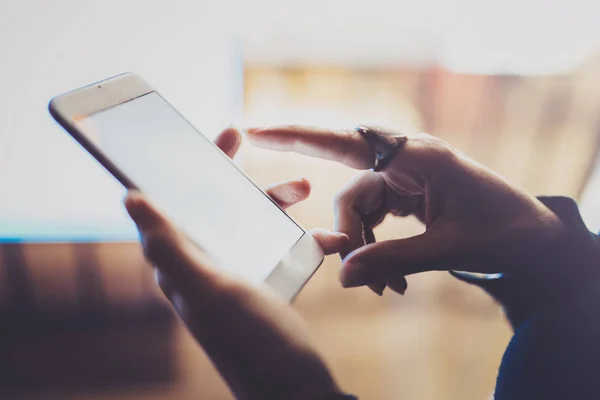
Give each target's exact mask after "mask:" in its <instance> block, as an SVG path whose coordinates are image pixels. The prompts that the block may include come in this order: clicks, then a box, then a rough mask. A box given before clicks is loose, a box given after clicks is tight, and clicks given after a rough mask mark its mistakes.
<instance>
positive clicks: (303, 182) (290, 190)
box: [266, 178, 310, 210]
mask: <svg viewBox="0 0 600 400" xmlns="http://www.w3.org/2000/svg"><path fill="white" fill-rule="evenodd" d="M266 192H267V194H268V195H269V196H271V198H272V199H273V201H275V202H276V203H277V204H278V205H279V207H281V208H283V209H284V210H285V209H286V208H289V207H291V206H293V205H294V204H296V203H299V202H301V201H302V200H306V198H308V196H309V195H310V181H309V180H308V179H306V178H300V179H295V180H291V181H287V182H282V183H276V184H274V185H271V186H269V187H268V188H267V189H266Z"/></svg>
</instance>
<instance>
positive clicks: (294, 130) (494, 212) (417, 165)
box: [248, 126, 565, 294]
mask: <svg viewBox="0 0 600 400" xmlns="http://www.w3.org/2000/svg"><path fill="white" fill-rule="evenodd" d="M248 137H249V139H250V141H251V142H252V143H254V144H256V145H258V146H260V147H264V148H270V149H274V150H280V151H295V152H298V153H302V154H306V155H310V156H315V157H321V158H326V159H330V160H334V161H338V162H341V163H343V164H345V165H348V166H349V167H353V168H357V169H369V168H372V167H373V166H374V161H375V155H374V151H373V149H372V148H371V147H370V145H369V143H368V142H367V141H366V140H364V139H363V138H362V136H361V135H360V134H359V133H357V132H355V131H354V130H347V131H333V130H327V129H318V128H309V127H301V126H282V127H271V128H253V129H249V130H248ZM388 213H392V214H394V215H398V216H406V215H415V216H416V217H417V218H418V219H420V220H421V221H422V222H423V223H424V224H425V227H426V231H425V233H423V234H421V235H418V236H414V237H411V238H407V239H398V240H390V241H384V242H379V243H372V244H367V243H365V236H366V237H367V238H368V237H369V236H371V229H372V228H374V227H375V226H377V225H378V224H379V223H380V222H381V221H382V220H383V218H384V217H385V216H386V215H387V214H388ZM335 220H336V227H335V229H336V231H339V232H343V233H346V234H347V235H348V236H349V238H350V241H349V243H348V245H347V246H346V248H345V249H344V251H343V252H342V254H343V255H344V256H345V259H344V261H343V266H342V271H341V274H340V276H341V281H342V283H343V285H344V286H346V287H353V286H362V285H369V286H370V287H371V288H372V289H373V290H374V291H375V292H377V293H379V294H381V293H382V292H383V290H384V288H385V287H386V285H387V286H389V287H390V288H391V289H393V290H395V291H397V292H400V293H404V291H405V290H406V280H405V276H406V275H410V274H414V273H419V272H425V271H431V270H462V271H469V272H478V273H496V272H504V273H506V274H511V273H513V272H516V271H515V268H520V267H521V266H522V265H523V263H524V262H526V263H527V264H528V265H533V266H536V265H544V262H545V261H547V260H542V259H540V258H541V257H548V254H549V253H548V251H542V250H544V248H545V247H549V248H550V249H551V248H552V246H558V245H559V244H564V243H565V227H564V225H563V223H562V222H561V221H560V219H559V218H558V217H557V216H556V215H555V214H554V213H553V212H551V211H550V210H549V209H548V208H546V207H545V206H544V205H543V204H542V203H541V202H539V201H538V200H537V199H536V198H535V197H533V196H531V195H529V194H528V193H526V192H524V191H523V190H521V189H519V188H517V187H516V186H514V185H512V184H510V183H508V182H507V181H505V180H504V179H503V178H501V177H500V176H498V175H497V174H495V173H494V172H492V171H490V170H488V169H486V168H485V167H483V166H481V165H479V164H477V163H476V162H474V161H472V160H470V159H469V158H467V157H466V156H464V155H462V154H461V153H459V152H458V151H456V150H454V149H453V148H452V147H451V146H450V145H448V144H447V143H445V142H444V141H442V140H440V139H437V138H435V137H433V136H430V135H427V134H419V135H416V136H412V137H409V138H408V140H407V142H406V143H404V145H403V146H402V147H401V148H400V149H399V151H398V152H397V153H396V156H395V158H394V159H393V161H392V162H391V163H390V164H389V165H388V166H387V167H386V168H385V169H384V170H383V171H382V172H372V171H368V172H363V173H361V174H360V175H358V176H357V177H356V179H355V180H353V181H352V182H350V183H349V184H348V185H347V186H346V187H345V188H344V189H343V190H342V191H341V192H340V193H339V194H338V196H337V198H336V202H335ZM561 247H562V246H561ZM550 256H552V252H550ZM518 272H519V273H520V274H521V275H520V276H526V275H527V273H528V272H527V271H518Z"/></svg>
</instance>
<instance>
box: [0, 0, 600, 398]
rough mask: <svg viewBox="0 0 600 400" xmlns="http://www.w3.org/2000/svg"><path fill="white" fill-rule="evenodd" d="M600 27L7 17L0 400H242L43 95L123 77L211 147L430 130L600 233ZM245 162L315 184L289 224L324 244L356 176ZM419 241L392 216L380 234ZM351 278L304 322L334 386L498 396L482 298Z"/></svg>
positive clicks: (116, 197) (492, 331)
mask: <svg viewBox="0 0 600 400" xmlns="http://www.w3.org/2000/svg"><path fill="white" fill-rule="evenodd" d="M597 15H600V4H599V3H598V2H596V1H593V0H571V1H558V2H554V3H553V4H552V6H550V5H549V4H548V3H547V2H544V1H541V0H520V1H516V0H510V1H507V0H505V1H497V2H496V1H493V2H492V1H490V2H487V1H474V0H453V1H444V0H422V1H419V2H409V1H388V0H370V1H358V0H352V1H348V0H346V1H342V0H331V1H313V0H310V1H307V0H303V1H300V0H289V1H286V2H278V1H274V0H256V1H253V2H246V1H240V0H222V1H216V0H210V1H191V0H173V1H170V2H145V1H141V0H136V1H131V0H130V1H127V0H125V1H123V0H121V1H117V0H105V1H102V2H91V1H76V0H56V1H53V2H46V1H42V0H23V1H19V2H10V1H5V2H2V3H0V33H1V34H0V50H1V51H2V54H3V57H2V62H1V63H0V89H1V90H0V238H1V240H2V242H3V244H2V245H0V372H1V374H0V375H2V376H3V378H2V380H0V391H2V390H4V392H2V393H4V394H3V395H0V397H2V398H18V399H26V398H32V399H33V398H35V399H38V398H39V399H55V398H61V399H107V400H108V399H164V398H168V399H192V398H210V399H228V398H230V394H229V393H228V391H227V390H226V388H225V387H224V385H223V383H222V382H221V380H220V378H219V377H218V376H217V374H216V373H215V372H214V370H213V369H212V367H211V366H210V363H209V362H208V361H207V360H206V358H205V356H204V355H203V353H202V351H201V350H200V349H199V348H198V346H197V345H196V344H195V343H194V342H193V341H192V340H191V338H190V337H189V335H188V334H187V332H186V331H185V330H184V329H183V328H182V326H181V325H180V324H178V323H177V322H176V321H174V319H173V316H172V313H171V312H170V310H169V309H168V307H166V306H165V304H164V301H163V299H162V298H161V297H160V296H159V295H158V294H157V292H156V290H155V288H154V286H153V283H152V277H151V276H150V270H149V268H148V267H147V266H146V265H145V263H144V261H143V259H142V257H141V254H140V251H139V249H138V246H137V244H136V243H135V240H136V238H137V235H136V232H135V230H134V228H133V226H132V224H131V223H130V222H129V220H128V219H127V218H126V216H125V212H124V210H123V207H122V204H121V199H122V196H123V194H124V191H123V189H122V188H121V187H120V186H119V184H118V183H116V181H114V179H113V178H112V177H111V176H110V175H108V174H107V173H106V172H104V170H103V169H102V168H101V167H100V166H99V165H98V164H97V163H96V162H95V161H94V160H93V159H92V158H91V157H90V156H88V155H87V153H85V152H84V151H83V150H82V149H81V148H80V147H79V146H78V145H77V144H76V143H75V142H74V141H72V140H71V139H70V138H69V136H68V135H67V134H66V133H64V132H63V131H62V129H61V128H60V127H58V125H56V124H55V123H54V122H53V120H52V119H51V117H50V116H49V114H48V112H47V111H46V107H47V103H48V101H49V100H50V98H52V97H53V96H55V95H57V94H59V93H62V92H65V91H68V90H71V89H74V88H77V87H80V86H83V85H86V84H88V83H90V82H93V81H97V80H100V79H103V78H106V77H109V76H112V75H115V74H118V73H121V72H125V71H131V72H135V73H138V74H140V75H141V76H143V77H144V78H146V79H147V80H148V81H149V82H150V83H151V84H152V85H154V86H155V87H156V88H157V89H158V91H159V92H161V93H162V94H163V95H164V96H165V97H166V98H167V99H168V100H169V101H170V102H171V103H172V104H173V105H174V106H175V107H176V108H177V109H178V110H180V111H181V112H182V114H183V115H185V116H186V117H187V118H188V119H190V120H191V121H192V123H193V124H194V125H196V127H198V128H199V129H200V130H201V131H202V132H203V133H205V134H206V135H207V136H209V137H211V138H212V137H214V136H216V134H218V132H219V131H220V130H221V129H222V128H224V127H225V126H226V125H228V124H229V123H234V124H236V125H238V126H240V127H244V126H260V125H264V124H275V123H286V124H288V123H302V124H309V125H319V126H327V127H335V128H340V127H341V128H344V127H353V126H355V125H357V124H377V125H383V126H388V127H391V128H394V129H397V130H399V131H403V132H407V133H414V132H419V131H426V132H429V133H432V134H435V135H437V136H440V137H442V138H444V139H445V140H447V141H449V142H450V143H452V144H453V145H454V146H455V147H457V148H459V149H460V150H462V151H463V152H465V153H466V154H468V155H469V156H471V157H473V158H474V159H476V160H478V161H480V162H482V163H484V164H485V165H487V166H489V167H491V168H493V169H495V170H496V171H498V172H499V173H501V174H502V175H504V176H505V177H507V178H508V179H510V180H512V181H513V182H516V183H517V184H519V185H521V186H523V187H525V188H526V189H527V190H529V191H530V192H532V193H533V194H536V195H541V194H545V195H552V194H553V195H567V196H571V197H575V198H576V199H577V200H578V201H579V202H580V204H581V207H582V212H583V215H584V218H585V220H586V223H587V224H588V226H589V228H590V229H592V230H594V231H597V230H598V228H600V209H599V208H598V207H596V205H597V204H598V203H599V202H600V164H598V163H597V160H598V148H599V144H600V141H599V139H600V24H598V23H597V21H596V19H597ZM238 163H239V164H240V166H241V167H243V168H244V169H245V170H246V171H247V172H248V174H249V175H250V176H251V177H252V178H253V179H254V180H255V181H257V182H258V183H260V184H261V185H267V184H269V183H271V182H273V181H279V180H283V179H288V178H293V177H296V176H306V177H308V178H309V179H310V180H311V181H312V184H313V193H312V196H311V198H310V199H309V200H308V201H306V202H304V203H302V204H301V205H299V206H296V207H295V208H293V209H292V210H291V211H290V213H291V214H292V216H293V217H294V218H296V219H297V220H298V221H299V222H300V223H301V224H302V225H303V226H304V227H305V228H313V227H325V228H332V225H333V215H332V198H333V195H334V193H335V192H336V191H337V190H339V189H340V188H341V187H342V186H343V185H344V183H345V182H347V181H348V180H349V179H350V178H351V177H352V176H354V174H355V173H356V172H355V171H352V170H349V169H347V168H345V167H342V166H339V165H335V164H333V163H329V162H325V161H321V160H315V159H309V158H303V157H300V156H295V155H292V154H279V153H273V152H269V151H264V150H258V149H255V148H252V147H249V146H244V147H243V149H242V150H241V152H240V155H239V157H238ZM274 166H276V168H274ZM422 230H423V227H422V226H420V225H419V223H418V222H416V220H413V219H411V218H408V219H392V218H388V219H387V220H386V221H385V222H384V224H383V225H382V226H381V227H380V228H378V230H377V231H376V235H377V238H378V240H383V239H388V238H396V237H402V236H410V235H414V234H416V233H420V232H421V231H422ZM54 242H61V243H62V244H60V245H59V244H53V243H54ZM339 264H340V262H339V260H338V259H337V258H336V257H330V258H328V259H327V260H326V262H325V263H324V265H323V266H322V267H321V269H320V270H319V271H318V273H317V274H316V276H315V277H314V278H313V279H312V280H311V281H310V282H309V284H308V285H307V287H306V289H305V290H304V291H303V292H302V293H301V295H300V296H299V297H298V299H297V300H296V302H295V304H294V307H295V308H296V309H297V310H298V311H299V312H300V313H301V314H302V315H303V316H304V317H305V318H306V320H307V321H308V322H309V324H310V327H311V330H312V334H313V336H314V338H315V339H316V341H317V343H318V344H319V346H320V349H321V350H322V351H323V352H324V354H325V357H326V359H327V361H328V362H329V363H330V364H331V366H332V370H333V372H334V375H335V376H336V377H337V378H338V380H339V382H340V384H341V386H342V388H344V389H345V390H347V391H349V392H351V393H355V394H357V395H359V396H360V398H363V399H401V398H406V399H461V400H469V399H484V398H486V397H487V396H489V395H490V394H491V393H492V392H493V387H494V380H495V376H496V372H497V368H498V365H499V362H500V358H501V355H502V353H503V350H504V348H505V346H506V344H507V343H508V340H509V339H510V336H511V332H510V329H509V327H508V326H507V324H506V322H505V320H504V317H503V315H502V313H501V310H500V309H499V308H498V307H497V305H495V304H494V303H493V302H492V301H491V300H490V299H489V298H487V297H486V296H485V295H484V294H483V293H481V292H480V291H478V289H476V288H472V287H468V286H466V285H465V284H462V283H460V282H457V281H454V280H453V279H452V278H451V277H450V276H448V275H446V274H443V273H430V274H424V275H421V276H413V277H410V279H409V288H408V290H407V292H406V295H405V296H399V295H396V294H393V293H386V294H385V295H384V296H383V297H382V298H379V297H377V296H375V295H373V294H372V293H371V292H369V291H368V290H366V289H352V290H343V289H342V288H341V287H340V285H339V283H338V280H337V274H338V268H339Z"/></svg>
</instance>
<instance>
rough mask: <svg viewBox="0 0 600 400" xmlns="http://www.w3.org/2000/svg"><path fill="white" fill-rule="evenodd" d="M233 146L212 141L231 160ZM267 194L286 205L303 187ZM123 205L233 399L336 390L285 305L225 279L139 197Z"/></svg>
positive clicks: (323, 239) (329, 238) (328, 247)
mask: <svg viewBox="0 0 600 400" xmlns="http://www.w3.org/2000/svg"><path fill="white" fill-rule="evenodd" d="M240 143H241V136H240V134H239V132H238V131H236V130H235V129H233V128H229V129H227V130H225V131H224V132H223V133H222V134H221V135H220V136H219V137H218V138H217V140H216V144H217V145H218V146H219V147H220V148H221V149H222V150H223V152H225V153H226V154H227V155H229V156H230V157H233V156H234V155H235V153H236V151H237V149H238V148H239V146H240ZM267 192H268V194H269V195H270V196H271V197H272V198H273V199H274V200H275V201H276V202H277V203H278V204H280V205H281V206H282V207H283V208H286V207H289V206H291V205H293V204H295V203H297V202H299V201H302V200H303V199H305V198H306V197H308V194H309V192H310V185H309V183H308V181H307V180H304V179H301V180H294V181H289V182H285V183H282V184H277V185H273V186H271V187H269V188H268V189H267ZM125 205H126V207H127V210H128V212H129V214H130V215H131V217H132V218H133V220H134V221H135V223H136V225H137V227H138V229H139V231H140V234H141V240H142V243H143V246H144V251H145V254H146V257H147V258H148V260H149V261H150V262H151V263H152V264H153V265H154V266H155V267H156V272H157V278H158V282H159V284H160V287H161V289H162V290H163V292H164V294H165V295H166V296H167V298H168V299H169V300H170V301H171V303H172V304H173V306H174V308H175V310H176V311H177V313H178V314H179V316H180V317H181V318H182V320H183V321H184V322H185V323H186V325H187V327H188V328H189V330H190V332H191V333H192V334H193V335H194V337H195V338H196V340H197V341H198V342H199V343H200V345H201V346H202V347H203V348H204V350H205V351H206V353H207V354H208V355H209V356H210V358H211V359H212V360H213V362H214V364H215V366H216V367H217V369H218V370H219V372H220V373H221V375H222V376H223V378H224V379H225V380H226V382H227V383H228V385H229V387H230V388H231V389H232V391H233V392H234V394H235V395H236V397H238V398H242V399H291V400H293V399H302V400H304V399H317V398H324V397H325V396H327V395H329V394H333V393H337V392H338V388H337V386H336V383H335V382H334V380H333V378H332V377H331V375H330V373H329V371H328V369H327V367H326V365H325V364H324V363H323V361H322V359H321V357H320V356H319V354H318V352H317V351H316V350H315V348H314V346H313V345H312V343H311V342H310V341H309V339H308V334H307V331H306V328H305V326H304V323H303V321H302V320H301V318H300V317H299V315H298V314H297V313H295V312H294V310H292V308H291V307H290V306H289V304H287V303H286V302H284V301H282V300H280V299H279V298H277V297H276V296H275V295H273V294H272V293H271V292H270V291H269V289H268V288H266V287H265V288H263V289H258V288H256V287H253V286H250V285H248V284H246V283H245V282H242V281H240V280H237V279H235V278H234V277H232V276H229V275H227V274H224V273H223V272H222V270H221V269H220V268H219V266H218V265H215V263H214V262H213V261H212V260H211V259H210V258H209V257H208V255H207V254H206V253H204V251H202V249H200V248H198V247H197V246H196V245H194V244H193V243H192V242H191V241H190V240H189V239H188V238H187V237H186V236H185V235H184V234H182V233H181V232H180V231H179V230H178V229H177V227H175V226H173V225H172V224H171V222H170V221H168V220H167V219H166V218H165V217H164V216H163V215H162V214H161V213H160V211H159V210H157V209H156V208H154V206H153V205H152V204H150V203H149V202H148V200H146V199H145V198H144V197H143V196H142V195H141V194H139V193H135V192H133V193H130V194H129V195H128V197H127V198H126V200H125ZM313 234H314V236H315V238H316V239H317V241H319V243H320V244H321V245H322V246H323V248H324V250H325V252H326V253H333V252H338V251H339V250H340V249H341V248H342V247H343V246H345V245H346V243H347V240H348V238H347V236H345V235H340V234H333V233H330V232H326V231H315V232H313ZM232 250H234V249H232Z"/></svg>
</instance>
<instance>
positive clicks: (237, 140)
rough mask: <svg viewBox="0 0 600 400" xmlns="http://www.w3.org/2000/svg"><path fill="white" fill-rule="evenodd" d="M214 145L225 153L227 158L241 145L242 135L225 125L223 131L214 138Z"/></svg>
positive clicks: (232, 155)
mask: <svg viewBox="0 0 600 400" xmlns="http://www.w3.org/2000/svg"><path fill="white" fill-rule="evenodd" d="M215 145H217V147H218V148H220V149H221V151H223V153H225V154H227V156H228V157H229V158H233V157H235V154H236V153H237V151H238V150H239V148H240V146H241V145H242V135H241V134H240V132H239V131H238V130H237V129H236V128H234V127H232V126H230V127H227V128H226V129H225V130H224V131H223V132H221V133H220V134H219V136H217V138H216V139H215Z"/></svg>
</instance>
